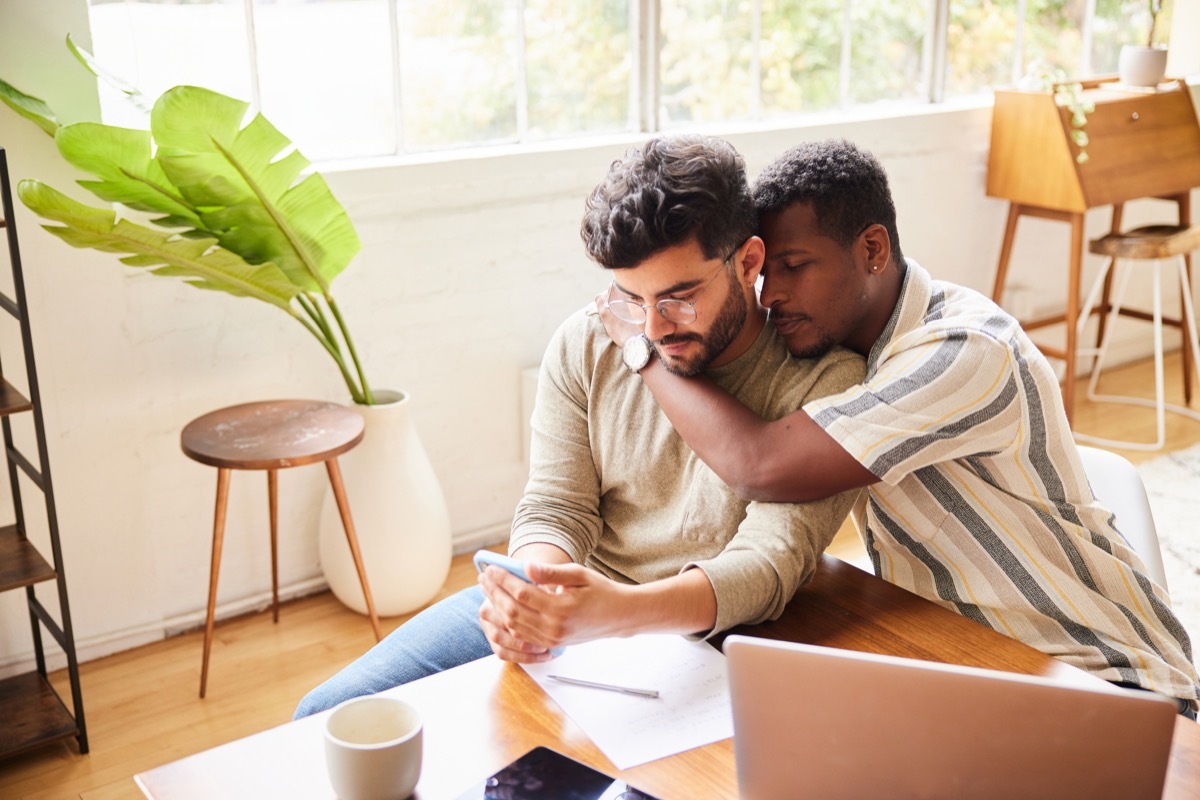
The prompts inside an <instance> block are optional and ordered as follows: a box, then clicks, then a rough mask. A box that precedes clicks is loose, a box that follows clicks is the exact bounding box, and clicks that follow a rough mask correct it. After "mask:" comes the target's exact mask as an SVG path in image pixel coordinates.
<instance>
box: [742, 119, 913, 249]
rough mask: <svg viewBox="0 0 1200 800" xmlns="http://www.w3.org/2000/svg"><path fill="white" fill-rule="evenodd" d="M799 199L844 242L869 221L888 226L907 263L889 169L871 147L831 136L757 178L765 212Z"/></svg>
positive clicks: (793, 152) (821, 226)
mask: <svg viewBox="0 0 1200 800" xmlns="http://www.w3.org/2000/svg"><path fill="white" fill-rule="evenodd" d="M796 203H809V204H811V205H812V209H813V216H814V217H815V219H816V223H817V228H818V230H819V231H820V232H821V233H822V234H823V235H825V236H828V237H829V238H831V239H833V240H834V241H835V242H837V243H838V244H840V245H842V246H843V247H849V246H850V245H852V244H853V243H854V241H855V240H856V239H857V238H858V235H859V234H860V233H862V232H863V230H864V229H866V228H867V227H868V226H870V225H874V224H876V223H878V224H879V225H882V226H883V227H884V228H886V229H887V232H888V237H889V238H890V239H891V240H892V255H893V256H894V257H895V259H896V263H897V265H898V266H900V267H901V268H903V267H904V255H903V253H901V251H900V234H899V233H898V232H897V230H896V204H895V203H894V202H893V201H892V192H891V189H889V188H888V179H887V173H886V172H885V171H884V169H883V165H882V164H880V163H879V159H877V158H875V156H873V155H871V154H870V153H869V152H867V151H866V150H860V149H859V148H858V147H856V146H855V145H854V144H853V143H852V142H849V141H847V140H845V139H826V140H824V141H819V142H808V143H805V144H802V145H798V146H796V147H793V148H792V149H790V150H788V151H787V152H786V153H784V154H783V155H782V156H780V157H779V158H778V159H776V160H775V161H774V162H773V163H771V165H770V166H768V167H767V168H766V169H764V170H763V171H762V174H760V175H759V176H758V179H757V180H756V181H755V182H754V207H755V209H756V211H757V212H758V214H759V216H761V215H763V214H770V213H775V212H778V211H782V210H783V209H785V208H787V207H788V206H791V205H794V204H796Z"/></svg>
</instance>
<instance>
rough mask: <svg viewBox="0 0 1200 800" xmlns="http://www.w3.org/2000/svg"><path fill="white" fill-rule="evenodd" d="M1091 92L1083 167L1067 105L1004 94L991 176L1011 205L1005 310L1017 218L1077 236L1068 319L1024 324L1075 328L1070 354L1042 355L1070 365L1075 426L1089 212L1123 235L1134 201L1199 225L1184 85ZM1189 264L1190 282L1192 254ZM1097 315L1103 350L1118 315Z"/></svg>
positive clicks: (1097, 87)
mask: <svg viewBox="0 0 1200 800" xmlns="http://www.w3.org/2000/svg"><path fill="white" fill-rule="evenodd" d="M1082 86H1083V90H1084V96H1085V98H1086V99H1088V100H1091V101H1093V102H1094V103H1095V106H1096V108H1095V111H1093V112H1092V113H1090V114H1088V118H1087V119H1088V121H1087V127H1086V129H1085V130H1086V131H1087V135H1088V139H1089V140H1090V141H1089V143H1088V145H1087V154H1088V159H1087V161H1086V162H1085V163H1083V164H1080V163H1078V162H1077V161H1076V160H1075V157H1076V156H1077V155H1078V153H1079V148H1078V147H1077V146H1076V145H1075V144H1074V143H1073V142H1072V140H1071V138H1070V130H1071V112H1070V111H1069V110H1068V109H1067V108H1065V107H1063V106H1059V105H1058V104H1057V102H1056V101H1055V98H1054V95H1053V94H1052V93H1050V92H1028V91H1021V90H1002V89H997V90H996V92H995V104H994V107H993V110H992V131H991V145H990V147H989V150H988V171H987V195H988V197H999V198H1003V199H1005V200H1008V201H1009V207H1008V222H1007V224H1006V227H1005V230H1004V239H1003V241H1002V243H1001V246H1000V261H999V264H998V265H997V268H996V279H995V283H994V284H993V287H992V300H994V301H995V302H996V303H1000V300H1001V297H1002V295H1003V293H1004V285H1005V281H1006V280H1007V275H1008V264H1009V259H1010V258H1011V256H1012V250H1013V240H1014V237H1015V236H1016V232H1017V222H1018V220H1019V219H1020V218H1021V217H1022V216H1029V217H1040V218H1042V219H1049V220H1057V221H1060V222H1066V223H1068V224H1069V225H1070V228H1071V245H1070V256H1069V263H1068V265H1067V297H1066V304H1065V308H1064V310H1063V313H1062V314H1052V315H1051V316H1049V317H1046V318H1043V319H1038V320H1021V325H1022V327H1023V328H1024V329H1025V330H1027V331H1029V330H1034V329H1036V328H1040V327H1045V326H1047V325H1054V324H1057V323H1065V324H1066V345H1065V347H1063V348H1062V349H1061V350H1059V349H1058V348H1053V347H1046V346H1041V350H1042V352H1043V353H1045V354H1046V355H1047V356H1051V357H1053V358H1061V359H1062V360H1063V361H1064V362H1065V363H1066V379H1065V380H1064V381H1063V387H1062V392H1063V405H1064V406H1065V408H1066V412H1067V420H1068V421H1073V419H1074V410H1075V371H1076V370H1075V358H1076V339H1077V335H1078V327H1079V310H1080V309H1079V290H1080V281H1081V274H1082V272H1083V251H1084V245H1085V241H1084V239H1085V237H1084V221H1085V220H1084V218H1085V214H1086V212H1087V210H1088V209H1090V208H1098V207H1100V206H1110V205H1111V206H1112V231H1113V232H1114V233H1115V232H1116V231H1119V230H1120V229H1121V217H1122V213H1123V206H1124V204H1125V203H1127V202H1130V201H1132V200H1136V199H1139V198H1148V197H1154V198H1160V199H1163V200H1169V201H1172V202H1174V203H1175V204H1176V205H1177V206H1178V208H1179V217H1178V221H1179V224H1180V225H1185V226H1186V225H1190V224H1191V206H1190V192H1191V190H1192V188H1193V187H1196V186H1200V122H1198V121H1197V117H1196V110H1195V108H1194V107H1193V106H1192V99H1191V94H1190V92H1189V91H1188V88H1187V85H1186V83H1185V82H1184V81H1182V80H1173V81H1171V82H1170V85H1169V86H1167V87H1165V88H1162V89H1160V90H1158V91H1153V92H1141V91H1131V90H1129V89H1127V88H1123V87H1121V86H1120V84H1118V83H1116V77H1115V76H1113V77H1111V78H1099V79H1093V80H1088V81H1083V82H1082ZM1186 258H1187V260H1185V266H1186V269H1187V270H1188V274H1190V271H1191V261H1190V256H1189V257H1186ZM1111 266H1112V262H1111V261H1110V262H1109V267H1110V268H1111ZM1106 297H1107V295H1106ZM1094 311H1096V312H1097V313H1100V314H1101V317H1100V320H1101V322H1100V329H1099V331H1098V332H1097V342H1099V341H1100V339H1102V338H1103V336H1104V324H1105V323H1104V319H1105V315H1107V313H1108V311H1109V309H1108V308H1107V306H1106V305H1105V306H1101V307H1097V308H1096V309H1094ZM1187 347H1188V344H1187V339H1186V338H1185V339H1184V359H1183V369H1184V385H1185V386H1187V387H1188V389H1187V391H1188V392H1189V394H1188V397H1189V398H1190V391H1191V378H1190V376H1189V375H1188V363H1189V359H1188V357H1187Z"/></svg>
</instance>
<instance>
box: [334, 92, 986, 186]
mask: <svg viewBox="0 0 1200 800" xmlns="http://www.w3.org/2000/svg"><path fill="white" fill-rule="evenodd" d="M991 105H992V96H991V92H990V91H989V92H987V93H985V94H979V95H973V96H971V97H964V98H956V99H954V100H948V101H945V102H942V103H936V104H934V103H916V102H896V103H879V104H873V105H864V106H856V107H854V108H850V109H839V110H832V111H820V112H813V113H809V114H804V115H797V116H795V117H791V118H789V119H775V120H770V121H767V122H747V123H708V124H697V125H691V126H680V127H677V128H669V129H666V130H662V131H658V132H657V133H648V132H638V131H626V132H622V133H611V134H602V135H596V136H578V137H572V138H564V139H554V140H549V141H544V142H525V143H506V144H496V145H481V146H472V147H462V148H455V149H450V150H438V151H433V152H428V153H413V154H407V155H388V156H363V157H358V158H348V159H338V160H333V161H328V160H327V161H315V162H314V163H315V166H316V168H317V169H318V170H319V171H321V172H322V173H323V174H335V173H348V172H358V171H369V170H380V169H384V170H389V169H394V168H403V167H423V166H430V165H447V164H455V163H477V162H482V161H490V160H510V159H511V160H516V161H519V160H521V159H523V158H539V157H542V156H546V155H554V154H579V153H583V152H588V151H592V150H596V151H602V152H604V153H609V154H611V153H612V152H614V151H615V150H616V149H623V148H626V147H629V146H632V145H635V144H640V143H642V142H644V141H646V140H648V139H650V138H653V137H654V136H656V135H662V136H669V135H672V134H677V133H703V134H708V135H712V136H720V137H722V138H729V139H734V138H740V137H747V136H758V135H771V134H778V133H781V132H786V131H805V130H816V129H819V128H826V127H831V126H841V125H859V124H868V125H869V124H874V123H884V122H889V121H896V120H911V119H923V118H933V117H939V116H945V115H947V114H956V113H961V112H963V111H973V110H977V109H980V108H990V107H991Z"/></svg>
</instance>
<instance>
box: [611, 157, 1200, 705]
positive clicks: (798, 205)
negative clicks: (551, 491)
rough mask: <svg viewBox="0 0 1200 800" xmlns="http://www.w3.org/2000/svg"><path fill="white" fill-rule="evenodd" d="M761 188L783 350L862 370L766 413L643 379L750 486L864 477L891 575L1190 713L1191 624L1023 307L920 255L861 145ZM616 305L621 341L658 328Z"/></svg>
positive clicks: (874, 544)
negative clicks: (1113, 495)
mask: <svg viewBox="0 0 1200 800" xmlns="http://www.w3.org/2000/svg"><path fill="white" fill-rule="evenodd" d="M754 198H755V205H756V207H757V210H758V213H759V233H760V235H761V237H762V239H763V241H764V243H765V245H766V261H765V265H764V268H763V272H762V274H763V283H762V288H761V302H762V305H764V306H765V307H767V308H768V309H769V310H770V316H771V319H772V320H773V321H774V322H775V326H776V328H777V330H778V331H779V332H780V334H782V335H783V337H784V340H785V341H786V342H787V346H788V349H789V350H790V351H791V352H792V354H793V355H795V356H797V357H801V358H813V357H817V356H819V355H820V354H822V353H825V352H828V351H829V350H830V349H831V348H833V347H835V346H838V345H841V346H844V347H847V348H849V349H851V350H854V351H857V352H858V353H860V354H862V355H863V356H865V357H866V358H867V376H866V379H865V381H864V382H863V383H862V384H860V385H857V386H855V387H852V388H851V389H849V390H847V391H845V392H842V393H840V394H837V395H833V396H829V397H824V398H820V399H816V400H812V401H810V402H808V403H806V404H805V405H804V406H803V407H802V408H801V409H800V410H798V411H795V412H793V413H792V414H790V415H788V416H785V417H783V418H782V419H778V420H774V421H765V420H763V419H761V418H759V417H758V416H757V415H756V414H754V413H752V412H751V411H750V410H749V409H747V408H746V407H745V406H743V405H741V404H740V403H738V402H736V401H735V400H734V399H733V398H732V397H730V396H729V395H728V394H727V393H725V392H724V391H722V390H720V389H719V388H718V387H716V386H715V385H714V384H712V383H711V382H709V381H707V380H705V379H704V378H703V377H683V376H680V375H677V374H672V373H671V372H670V371H669V370H668V369H666V368H664V365H663V364H661V363H658V362H657V361H653V362H651V364H649V365H647V366H646V367H645V368H643V369H642V370H641V371H640V373H639V374H640V376H641V378H642V380H643V381H644V382H645V383H646V385H647V386H648V387H649V388H650V389H651V391H652V393H653V394H654V396H655V398H656V399H657V401H658V402H659V404H660V405H661V407H662V408H663V410H664V411H665V412H666V414H667V416H668V417H669V418H670V420H671V422H672V423H673V424H674V426H675V428H676V429H677V430H678V431H679V433H680V434H681V435H682V437H683V438H684V440H685V441H687V442H688V443H689V444H690V445H691V446H692V447H693V449H694V450H695V451H696V453H697V454H698V455H699V456H700V457H701V459H702V460H704V462H705V463H707V464H708V465H709V466H710V467H711V468H712V469H713V471H714V472H716V473H717V475H718V476H720V477H721V478H722V479H723V480H724V481H725V482H726V483H727V484H729V485H730V486H733V487H735V489H736V490H737V491H738V492H739V494H741V495H742V496H743V497H745V498H747V499H755V500H775V501H786V502H809V501H812V500H817V499H820V498H824V497H828V496H830V495H832V494H835V493H837V492H843V491H846V490H849V489H855V488H860V487H867V492H866V493H865V494H864V499H863V501H862V502H861V503H860V504H859V506H858V507H857V508H856V510H855V512H854V519H855V523H856V524H857V526H858V529H859V531H860V533H861V534H862V537H863V541H864V543H865V545H866V549H867V552H868V554H869V555H870V557H871V560H872V562H873V564H874V568H875V571H876V574H878V575H879V576H880V577H882V578H885V579H886V580H888V581H891V582H892V583H895V584H897V585H899V586H902V587H904V588H906V589H908V590H910V591H912V592H915V593H916V594H919V595H921V596H923V597H926V598H928V599H930V600H932V601H934V602H936V603H938V604H940V605H942V606H945V607H946V608H949V609H951V610H954V611H957V612H958V613H960V614H962V615H963V616H966V617H968V618H970V619H973V620H975V621H976V622H979V623H980V624H982V625H986V626H988V627H990V628H993V629H995V630H997V631H1000V632H1001V633H1004V634H1007V635H1008V636H1011V637H1013V638H1015V639H1018V640H1020V641H1023V642H1025V643H1026V644H1028V645H1030V646H1032V647H1035V648H1037V649H1039V650H1041V651H1043V652H1045V653H1047V654H1049V655H1051V656H1054V657H1057V658H1059V659H1061V660H1062V661H1064V662H1066V663H1068V664H1071V665H1073V666H1076V667H1078V668H1080V669H1083V670H1085V671H1087V672H1090V673H1092V674H1094V675H1097V676H1098V677H1101V678H1103V679H1105V680H1108V681H1111V682H1113V683H1117V684H1121V685H1126V686H1134V687H1138V688H1143V689H1148V690H1151V691H1155V692H1159V693H1161V694H1164V695H1166V696H1169V697H1173V698H1176V699H1177V700H1178V701H1179V704H1180V710H1181V713H1184V714H1186V715H1188V716H1190V717H1192V718H1193V719H1194V718H1195V713H1196V708H1197V698H1198V692H1197V689H1198V687H1197V675H1196V670H1195V667H1194V666H1193V663H1192V653H1191V643H1190V641H1189V639H1188V635H1187V633H1186V631H1185V630H1184V629H1183V627H1182V625H1180V623H1179V620H1178V619H1177V618H1176V617H1175V615H1174V614H1173V613H1172V611H1171V608H1170V601H1169V598H1168V596H1167V593H1166V591H1165V590H1164V589H1163V588H1162V587H1161V586H1158V585H1157V584H1155V583H1154V582H1153V581H1152V580H1151V579H1150V578H1149V577H1148V576H1147V570H1146V569H1145V566H1144V564H1143V562H1142V560H1141V558H1140V557H1139V556H1138V555H1137V553H1135V552H1134V551H1133V550H1132V549H1131V548H1130V547H1129V546H1128V544H1127V543H1126V541H1125V539H1124V538H1123V537H1122V536H1121V534H1120V532H1119V531H1118V530H1117V528H1116V527H1114V524H1113V522H1114V521H1113V517H1112V515H1111V513H1110V512H1108V511H1107V510H1106V509H1105V508H1103V507H1102V506H1101V505H1100V504H1099V503H1098V502H1097V501H1096V499H1095V498H1094V497H1093V495H1092V492H1091V490H1090V488H1089V486H1088V482H1087V478H1086V476H1085V474H1084V471H1083V466H1082V463H1081V462H1080V458H1079V455H1078V452H1077V451H1076V449H1075V444H1074V440H1073V439H1072V435H1071V430H1070V426H1069V424H1068V422H1067V419H1066V414H1065V412H1064V410H1063V404H1062V399H1061V396H1060V390H1059V386H1058V381H1057V379H1056V377H1055V375H1054V372H1053V370H1052V369H1051V367H1050V365H1049V364H1048V363H1047V361H1046V359H1045V357H1044V356H1043V355H1042V354H1041V353H1040V352H1039V351H1038V349H1037V347H1036V346H1035V345H1034V344H1033V343H1032V342H1031V341H1030V340H1029V338H1028V337H1027V336H1026V335H1025V333H1024V332H1023V331H1022V330H1021V327H1020V325H1019V324H1018V323H1017V322H1016V320H1014V319H1013V318H1012V317H1011V316H1010V315H1009V314H1007V313H1005V312H1004V311H1003V310H1002V309H1000V308H999V307H998V306H996V305H995V304H994V303H992V302H991V301H990V300H989V299H987V298H985V297H983V296H982V295H980V294H978V293H977V292H974V291H972V290H970V289H966V288H963V287H960V286H955V285H953V284H950V283H946V282H944V281H935V280H933V279H932V278H931V277H930V275H929V273H928V272H926V271H925V270H924V269H923V268H922V267H921V266H920V265H919V264H917V263H916V262H915V261H912V260H910V259H905V257H904V256H903V254H902V253H901V250H900V242H899V236H898V234H897V231H896V212H895V206H894V203H893V201H892V197H891V192H890V189H889V187H888V183H887V176H886V174H885V172H884V170H883V168H882V166H881V165H880V164H879V162H878V161H877V160H876V159H875V158H874V157H873V156H872V155H870V154H869V153H866V152H864V151H861V150H859V149H857V148H856V147H855V146H854V145H852V144H850V143H849V142H845V141H825V142H818V143H811V144H807V145H802V146H800V147H797V148H794V149H792V150H790V151H789V152H787V153H786V154H784V156H783V157H781V158H780V159H779V160H778V161H776V162H775V163H774V164H772V165H771V166H769V167H768V168H767V169H766V170H764V172H763V173H762V175H761V176H760V177H759V178H758V180H757V181H756V183H755V187H754ZM599 305H601V306H603V303H602V302H601V303H599ZM602 318H603V320H604V322H605V326H606V328H607V329H608V331H609V334H610V335H611V336H612V337H613V339H614V341H616V342H617V343H618V344H624V342H625V341H626V340H628V339H629V338H634V337H636V336H637V335H644V334H642V333H641V331H640V330H638V329H636V328H633V327H632V326H629V325H627V324H625V323H622V322H621V321H620V320H618V319H616V318H614V317H613V315H612V314H611V313H607V312H605V311H603V310H602ZM652 344H653V342H652Z"/></svg>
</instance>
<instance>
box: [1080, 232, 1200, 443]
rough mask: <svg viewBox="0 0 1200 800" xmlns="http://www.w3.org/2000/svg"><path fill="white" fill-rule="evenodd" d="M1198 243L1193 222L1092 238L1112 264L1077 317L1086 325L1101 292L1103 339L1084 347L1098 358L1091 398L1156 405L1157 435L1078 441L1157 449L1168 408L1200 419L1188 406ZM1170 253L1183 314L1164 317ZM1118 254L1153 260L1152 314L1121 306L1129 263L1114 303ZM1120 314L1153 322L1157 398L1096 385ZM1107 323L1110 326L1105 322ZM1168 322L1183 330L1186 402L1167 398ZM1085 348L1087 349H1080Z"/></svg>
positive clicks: (1163, 436) (1083, 436)
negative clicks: (1193, 262) (1101, 390)
mask: <svg viewBox="0 0 1200 800" xmlns="http://www.w3.org/2000/svg"><path fill="white" fill-rule="evenodd" d="M1197 248H1200V226H1194V227H1193V226H1188V225H1147V226H1144V227H1141V228H1135V229H1133V230H1131V231H1126V232H1124V233H1110V234H1108V235H1107V236H1102V237H1101V238H1099V239H1093V240H1092V241H1091V242H1089V243H1088V249H1089V250H1091V252H1093V253H1095V254H1097V255H1103V256H1108V257H1109V260H1108V263H1107V264H1106V265H1105V266H1104V268H1103V269H1102V270H1101V272H1100V274H1099V275H1098V276H1097V277H1096V282H1095V283H1094V284H1092V289H1091V291H1090V292H1089V293H1088V298H1087V301H1086V302H1085V303H1084V306H1083V313H1082V314H1080V316H1079V322H1078V324H1079V329H1080V330H1081V331H1082V328H1083V324H1084V323H1085V322H1086V321H1087V318H1088V316H1089V314H1090V313H1091V309H1092V307H1093V306H1094V305H1095V304H1096V299H1097V295H1101V294H1102V295H1103V296H1102V297H1101V299H1100V306H1099V311H1100V312H1101V317H1100V320H1101V322H1100V330H1099V334H1098V335H1099V339H1100V344H1099V346H1098V347H1096V348H1093V349H1092V350H1089V351H1086V352H1088V353H1091V354H1094V355H1095V356H1096V363H1095V366H1094V367H1093V368H1092V375H1091V378H1090V380H1089V381H1088V390H1087V396H1088V399H1089V400H1092V401H1094V402H1109V403H1124V404H1126V405H1136V406H1145V407H1148V408H1154V409H1155V410H1156V411H1157V422H1158V437H1157V439H1156V441H1154V442H1122V441H1117V440H1114V439H1101V438H1098V437H1095V436H1089V435H1086V434H1081V433H1076V434H1075V438H1076V439H1078V440H1079V441H1085V442H1091V443H1094V444H1101V445H1110V446H1115V447H1124V448H1126V449H1133V450H1158V449H1159V448H1161V447H1162V446H1163V444H1164V443H1165V442H1166V420H1165V412H1166V411H1171V412H1173V413H1176V414H1183V415H1185V416H1188V417H1191V418H1193V419H1197V420H1200V414H1198V413H1197V412H1195V411H1193V410H1192V409H1190V408H1187V407H1186V404H1188V403H1190V402H1191V395H1192V392H1191V374H1190V373H1191V369H1190V368H1191V367H1192V366H1195V367H1196V368H1197V370H1196V371H1197V374H1200V361H1197V357H1198V356H1200V348H1198V346H1197V339H1196V317H1195V313H1194V311H1193V309H1192V287H1191V281H1190V275H1189V273H1190V270H1189V266H1190V264H1189V263H1188V258H1187V257H1188V255H1189V254H1190V253H1191V252H1192V251H1193V250H1195V249H1197ZM1169 258H1174V259H1177V267H1178V276H1179V291H1180V306H1181V308H1180V315H1179V317H1178V318H1174V319H1169V318H1164V317H1163V315H1162V276H1161V269H1162V264H1161V263H1160V262H1161V261H1162V260H1165V259H1169ZM1117 259H1126V260H1131V261H1152V262H1153V264H1154V310H1153V312H1152V313H1150V314H1147V313H1146V312H1144V311H1136V310H1131V309H1127V308H1123V307H1122V305H1121V304H1122V301H1123V300H1124V298H1125V289H1126V287H1127V286H1128V284H1129V278H1130V276H1131V275H1132V273H1133V269H1134V267H1133V265H1129V266H1127V267H1126V268H1125V270H1124V272H1123V274H1122V276H1121V283H1120V286H1119V287H1118V288H1117V292H1116V297H1115V299H1113V301H1112V303H1111V304H1110V302H1109V294H1110V291H1111V287H1112V279H1113V272H1114V271H1115V270H1116V264H1117ZM1105 315H1107V316H1105ZM1122 315H1123V316H1128V317H1133V318H1136V319H1141V320H1146V321H1149V322H1153V323H1154V383H1155V399H1154V401H1150V400H1148V399H1146V398H1141V397H1126V396H1120V395H1102V394H1097V393H1096V384H1097V382H1098V381H1099V380H1100V373H1101V371H1102V370H1103V369H1104V359H1105V357H1106V355H1107V354H1108V345H1109V340H1110V339H1111V338H1112V331H1113V327H1115V323H1116V321H1117V318H1118V317H1120V316H1122ZM1106 322H1107V325H1106V324H1105V323H1106ZM1164 325H1170V326H1173V327H1177V328H1179V329H1180V332H1181V333H1182V334H1183V386H1184V390H1183V391H1184V403H1185V405H1184V406H1178V405H1174V404H1172V403H1168V402H1166V400H1165V398H1164V391H1163V341H1162V331H1163V326H1164ZM1081 352H1085V351H1082V350H1081Z"/></svg>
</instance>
